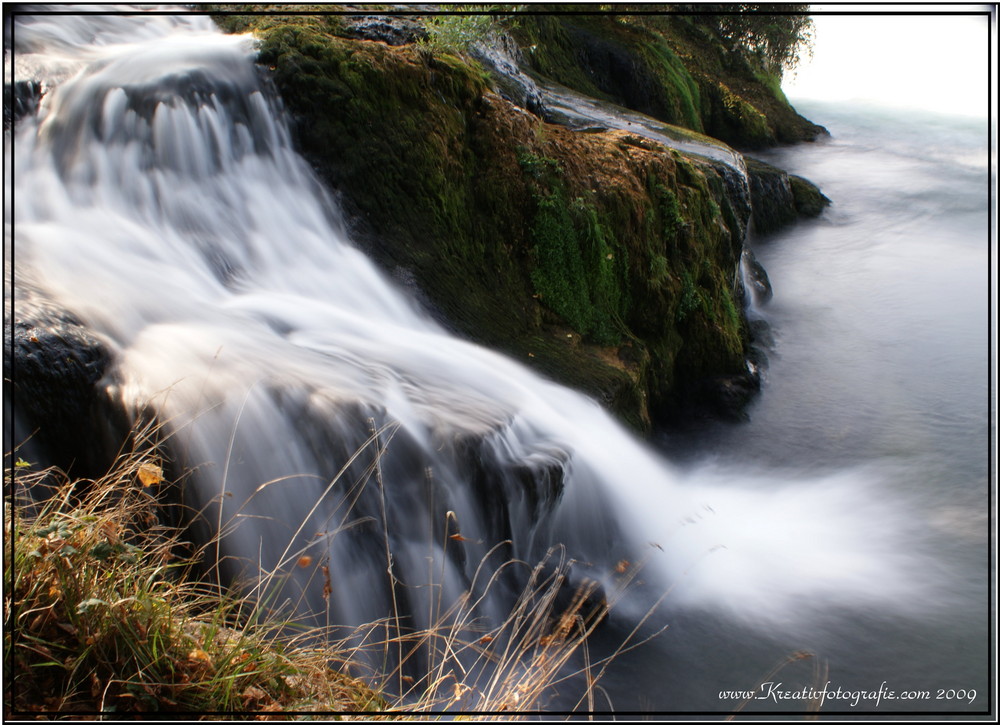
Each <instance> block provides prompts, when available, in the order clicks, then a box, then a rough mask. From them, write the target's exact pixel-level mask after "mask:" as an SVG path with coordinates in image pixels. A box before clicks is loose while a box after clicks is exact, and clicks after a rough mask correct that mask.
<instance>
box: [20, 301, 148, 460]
mask: <svg viewBox="0 0 1000 725" xmlns="http://www.w3.org/2000/svg"><path fill="white" fill-rule="evenodd" d="M5 307H6V309H5V312H6V314H5V325H4V333H5V334H4V340H5V344H4V371H5V375H4V418H5V427H6V429H7V430H8V436H9V438H8V439H7V440H6V441H5V445H7V446H8V448H7V450H11V449H12V448H13V447H17V446H20V448H18V455H19V456H21V457H23V458H25V459H26V460H28V461H30V462H32V463H37V464H39V465H40V466H43V467H47V466H58V467H59V468H62V469H63V470H65V471H67V472H71V473H73V474H74V475H77V476H84V477H94V476H99V475H101V474H103V473H104V472H105V471H106V470H107V469H108V467H109V466H110V464H111V462H112V460H113V459H114V456H115V454H116V453H117V451H118V449H119V447H120V445H121V443H122V441H123V440H124V439H125V434H126V431H127V430H128V425H127V423H126V422H125V421H124V415H123V413H122V411H121V410H120V409H116V406H115V405H114V404H113V403H112V402H111V401H110V400H109V398H108V396H107V395H106V392H105V390H106V387H105V385H104V383H103V381H104V380H105V376H106V375H107V373H108V371H109V369H110V366H111V362H112V355H111V353H110V351H109V350H108V348H107V346H106V345H105V344H104V342H103V341H102V340H101V339H100V338H98V337H97V336H96V335H94V333H93V332H91V331H90V330H88V329H87V328H86V327H85V326H84V325H83V324H82V323H81V322H80V321H79V320H78V319H77V318H75V317H74V316H73V315H71V314H70V313H69V312H67V311H66V310H64V309H62V308H60V307H58V306H56V305H54V304H53V303H51V302H50V301H48V300H47V299H45V297H44V296H42V295H41V294H40V293H38V292H37V291H36V290H34V289H33V288H32V287H30V286H29V285H26V284H25V283H22V282H19V283H18V287H17V290H16V293H15V296H14V298H13V299H10V298H8V299H7V301H6V306H5ZM22 444H23V445H22Z"/></svg>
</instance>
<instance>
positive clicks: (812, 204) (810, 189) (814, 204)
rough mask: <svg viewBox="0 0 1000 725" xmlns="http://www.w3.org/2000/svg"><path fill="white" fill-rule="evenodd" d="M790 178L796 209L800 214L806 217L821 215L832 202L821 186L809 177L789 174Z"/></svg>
mask: <svg viewBox="0 0 1000 725" xmlns="http://www.w3.org/2000/svg"><path fill="white" fill-rule="evenodd" d="M788 180H789V182H790V183H791V186H792V195H793V196H794V198H795V209H796V211H798V213H799V214H800V215H802V216H805V217H816V216H819V215H820V214H822V213H823V210H824V209H826V208H827V207H828V206H830V204H831V203H832V202H831V201H830V200H829V199H828V198H827V197H826V196H824V195H823V192H821V191H820V190H819V187H818V186H816V185H815V184H814V183H812V182H811V181H809V180H808V179H803V178H802V177H801V176H793V175H791V174H789V175H788Z"/></svg>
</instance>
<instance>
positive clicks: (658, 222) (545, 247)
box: [228, 16, 748, 428]
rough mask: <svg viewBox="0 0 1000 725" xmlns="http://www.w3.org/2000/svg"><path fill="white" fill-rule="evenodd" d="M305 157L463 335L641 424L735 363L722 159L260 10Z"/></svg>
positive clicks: (735, 313)
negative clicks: (529, 101) (510, 95)
mask: <svg viewBox="0 0 1000 725" xmlns="http://www.w3.org/2000/svg"><path fill="white" fill-rule="evenodd" d="M228 23H229V24H230V25H231V26H232V27H234V28H238V29H241V28H245V27H247V26H248V25H252V27H253V29H254V30H255V32H256V33H257V34H258V36H259V37H260V39H261V44H260V61H261V63H262V64H263V65H264V67H266V68H267V69H269V72H270V74H271V76H272V78H273V79H274V82H275V84H276V85H277V87H278V89H279V91H280V93H281V95H282V97H283V98H284V100H285V103H286V104H287V106H288V109H289V110H290V111H291V113H292V115H293V117H294V118H295V119H296V121H297V123H296V130H297V135H298V139H299V142H300V144H301V147H302V149H303V151H304V152H305V153H306V154H307V156H308V157H309V158H310V159H311V160H312V161H313V162H314V164H315V166H316V168H317V169H318V171H319V172H320V173H321V175H322V176H323V177H324V178H325V179H326V180H327V181H328V182H330V183H331V184H332V186H333V187H334V188H336V189H337V190H339V191H340V192H342V196H343V198H344V202H345V205H346V208H347V210H348V213H349V215H351V216H353V217H355V218H356V219H358V220H360V227H361V229H362V231H366V232H368V234H367V235H364V236H366V237H367V238H368V240H369V242H370V244H371V245H372V251H373V252H374V254H375V256H376V257H377V258H379V259H380V260H381V262H382V263H383V264H384V265H385V266H386V267H387V268H389V269H390V270H393V271H395V272H396V273H397V275H398V276H401V277H403V278H406V279H411V280H415V281H416V284H417V286H418V287H419V289H420V291H421V292H422V293H423V294H424V295H425V296H426V298H427V299H429V300H430V302H431V304H432V306H433V307H434V308H435V309H436V311H437V312H438V313H439V315H440V317H441V318H442V319H443V320H444V321H446V322H447V324H450V325H452V326H453V327H454V328H455V329H456V330H457V331H458V332H460V333H461V334H463V335H466V336H468V337H470V338H472V339H474V340H477V341H479V342H482V343H485V344H487V345H490V346H492V347H495V348H498V349H500V350H502V351H505V352H507V353H509V354H511V355H512V356H514V357H516V358H518V359H521V360H523V361H525V362H527V363H528V364H530V365H532V366H534V367H535V368H536V369H538V370H540V371H541V372H543V373H545V374H547V375H549V376H551V377H553V378H555V379H557V380H559V381H561V382H565V383H568V384H570V385H573V386H575V387H577V388H579V389H581V390H584V391H585V392H587V393H589V394H592V395H594V396H595V397H597V398H598V399H599V400H601V401H602V402H604V403H605V404H606V405H608V406H609V407H610V408H611V409H612V410H614V411H615V412H616V413H617V414H618V415H620V416H621V417H622V418H623V419H624V420H626V421H628V422H629V423H631V424H632V425H633V426H635V427H637V428H645V427H647V426H648V425H649V423H650V419H651V416H655V415H656V414H657V413H659V412H663V411H666V410H668V409H671V408H672V407H673V406H675V405H676V404H677V403H679V402H681V401H682V400H684V399H685V398H687V397H690V396H689V393H690V391H693V390H696V389H701V388H702V387H703V383H704V381H705V380H709V379H714V378H717V377H718V376H725V375H739V374H741V373H742V372H743V371H745V366H744V363H743V359H744V352H745V347H746V340H747V337H746V331H745V324H744V320H743V317H742V314H741V312H740V308H741V303H740V300H739V299H737V296H738V292H737V290H736V287H735V284H736V282H735V280H736V279H737V275H736V270H737V267H738V263H739V258H740V251H741V244H742V231H743V226H744V224H745V222H746V216H747V214H748V209H745V208H737V207H739V203H738V202H735V201H734V200H732V199H731V198H730V195H729V193H727V187H726V184H725V181H724V178H723V175H722V174H721V173H720V171H719V169H717V168H715V167H714V166H712V165H711V164H710V163H708V162H704V161H698V160H695V159H693V158H690V159H689V158H685V157H683V156H681V155H679V154H677V153H676V152H672V151H669V150H668V149H665V148H664V147H662V146H659V145H657V144H655V143H652V142H650V141H648V140H645V139H639V138H638V137H635V136H631V135H629V134H627V133H622V132H619V131H607V132H602V133H588V134H583V133H577V132H573V131H569V130H567V129H564V128H562V127H559V126H554V125H551V124H546V123H544V122H542V121H541V120H540V119H538V118H537V117H536V116H533V115H531V114H529V113H527V112H525V111H524V110H523V109H520V108H517V107H515V106H514V105H512V104H511V103H509V102H507V101H505V100H504V99H502V98H500V97H499V96H497V95H495V94H493V93H491V92H490V90H489V86H488V79H487V77H486V76H485V75H484V74H483V72H482V71H481V69H480V68H479V67H478V66H477V65H476V64H475V63H472V62H468V61H466V60H463V59H461V58H459V57H458V56H455V55H450V54H446V53H436V54H435V53H430V52H428V51H427V50H426V49H424V48H422V47H419V46H417V45H413V44H410V45H403V46H400V47H393V46H390V45H387V44H385V43H381V42H374V41H366V40H353V39H348V38H344V37H340V36H339V35H338V34H337V32H338V30H337V28H336V27H334V26H333V23H331V21H330V20H329V19H325V18H322V17H294V18H281V17H275V16H256V17H254V18H252V19H241V18H232V17H230V18H229V19H228Z"/></svg>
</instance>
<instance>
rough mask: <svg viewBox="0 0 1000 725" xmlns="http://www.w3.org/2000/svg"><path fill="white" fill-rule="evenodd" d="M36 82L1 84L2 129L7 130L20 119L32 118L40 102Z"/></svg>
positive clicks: (40, 87) (40, 95) (37, 83)
mask: <svg viewBox="0 0 1000 725" xmlns="http://www.w3.org/2000/svg"><path fill="white" fill-rule="evenodd" d="M42 95H43V92H42V84H41V83H39V82H38V81H15V82H14V83H13V84H10V83H4V84H3V128H4V130H5V131H6V130H8V129H9V128H10V127H11V126H13V125H14V124H15V123H17V122H18V121H19V120H21V119H22V118H26V117H28V116H34V115H35V114H36V113H37V112H38V104H39V103H40V102H41V100H42Z"/></svg>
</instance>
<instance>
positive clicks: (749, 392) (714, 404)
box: [700, 366, 760, 420]
mask: <svg viewBox="0 0 1000 725" xmlns="http://www.w3.org/2000/svg"><path fill="white" fill-rule="evenodd" d="M759 391H760V372H759V370H758V369H756V366H748V370H747V372H746V373H740V374H737V375H722V376H717V377H714V378H710V379H708V380H706V381H705V382H704V383H703V385H702V390H701V396H700V397H701V398H702V399H703V400H704V401H705V403H706V404H707V406H708V408H709V410H710V411H711V412H712V413H714V414H715V415H716V416H718V417H720V418H725V419H730V420H746V419H747V418H748V415H747V413H746V407H747V405H748V404H749V403H750V401H752V400H753V399H754V396H756V395H757V393H758V392H759Z"/></svg>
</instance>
